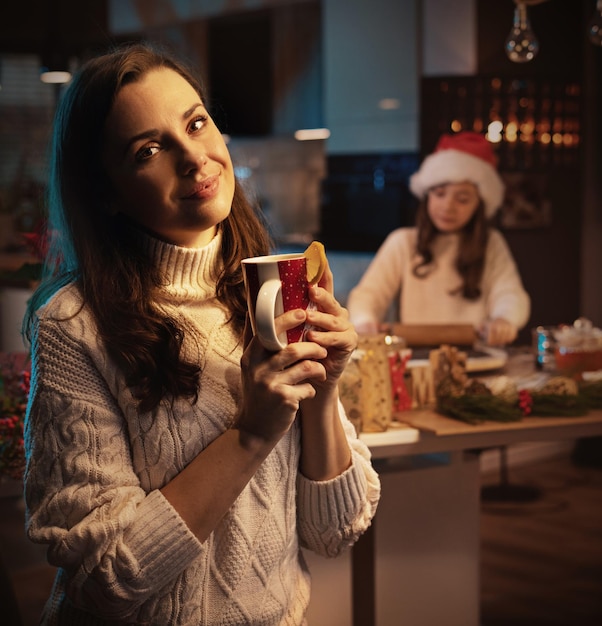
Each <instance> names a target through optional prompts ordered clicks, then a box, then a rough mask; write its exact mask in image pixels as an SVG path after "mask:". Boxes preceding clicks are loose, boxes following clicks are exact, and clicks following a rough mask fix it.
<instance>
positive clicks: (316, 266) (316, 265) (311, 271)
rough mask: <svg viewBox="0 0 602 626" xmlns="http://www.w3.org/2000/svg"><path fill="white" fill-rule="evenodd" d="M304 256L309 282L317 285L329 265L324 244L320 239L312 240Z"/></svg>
mask: <svg viewBox="0 0 602 626" xmlns="http://www.w3.org/2000/svg"><path fill="white" fill-rule="evenodd" d="M303 256H304V257H305V259H306V261H305V263H306V266H307V282H308V283H309V284H310V285H315V284H316V283H319V282H320V278H322V276H323V275H324V270H325V269H326V265H327V261H326V252H325V251H324V245H323V244H321V243H320V242H319V241H312V242H311V243H310V244H309V246H308V247H307V250H305V252H304V253H303Z"/></svg>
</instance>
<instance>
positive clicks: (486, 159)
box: [410, 131, 504, 217]
mask: <svg viewBox="0 0 602 626" xmlns="http://www.w3.org/2000/svg"><path fill="white" fill-rule="evenodd" d="M464 181H468V182H471V183H474V184H475V185H476V186H477V189H478V190H479V195H480V196H481V198H482V199H483V202H484V203H485V215H486V216H487V217H493V216H494V215H495V212H496V211H497V209H498V208H499V207H500V205H501V204H502V201H503V199H504V183H503V182H502V179H501V178H500V175H499V174H498V172H497V159H496V156H495V154H494V153H493V149H492V147H491V144H490V143H489V142H488V141H487V139H485V137H484V136H483V135H481V134H479V133H473V132H471V131H464V132H461V133H457V134H455V135H442V136H441V138H440V139H439V141H438V142H437V145H436V146H435V151H434V152H433V153H432V154H430V155H429V156H427V157H426V158H425V159H424V161H423V162H422V165H421V166H420V169H419V170H418V171H417V172H416V173H415V174H413V175H412V176H410V189H411V191H412V193H413V194H414V195H415V196H417V197H418V198H423V197H424V196H425V195H426V193H427V191H428V190H429V189H431V188H432V187H436V186H437V185H443V184H445V183H461V182H464Z"/></svg>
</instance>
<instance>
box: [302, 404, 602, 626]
mask: <svg viewBox="0 0 602 626" xmlns="http://www.w3.org/2000/svg"><path fill="white" fill-rule="evenodd" d="M396 417H397V419H400V420H403V423H394V424H393V425H392V427H391V428H390V429H389V430H387V431H386V432H384V433H362V434H361V438H362V439H363V440H364V441H365V442H366V443H367V444H368V446H369V447H370V449H371V452H372V457H373V463H374V466H375V468H376V469H377V471H378V472H379V475H380V478H381V485H382V495H381V500H380V504H379V508H378V511H377V514H376V517H375V519H374V522H373V524H372V526H371V528H370V529H369V531H368V532H367V533H365V534H364V536H362V538H361V539H360V541H359V542H358V543H357V544H356V546H355V547H354V548H353V551H352V554H351V555H350V557H349V558H348V559H346V557H343V558H339V559H335V560H333V561H332V562H330V563H326V562H321V560H320V559H319V558H315V557H313V556H311V555H310V556H309V559H308V560H309V562H310V569H311V570H312V573H313V574H314V581H316V582H315V584H314V586H313V591H312V603H311V605H310V612H309V615H308V617H309V623H310V624H312V623H315V624H326V623H328V624H329V626H349V625H350V624H353V626H401V625H406V624H407V625H408V626H433V625H434V624H445V625H446V626H478V624H479V605H480V578H479V569H480V541H479V520H480V488H481V482H480V464H479V452H480V451H482V450H483V449H487V448H494V447H499V446H506V445H510V444H514V443H524V442H535V441H550V440H575V439H578V438H582V437H591V436H596V435H602V410H596V411H591V412H590V413H589V414H588V415H586V416H583V417H568V418H566V417H549V418H540V417H528V418H524V419H522V420H521V421H519V422H511V423H498V422H485V423H482V424H478V425H471V424H466V423H464V422H461V421H458V420H454V419H451V418H447V417H445V416H443V415H440V414H438V413H436V412H434V411H432V410H413V411H407V412H404V413H403V414H400V415H398V416H396ZM322 561H323V560H322ZM333 598H339V599H338V600H337V601H336V603H335V602H333ZM324 620H326V621H324Z"/></svg>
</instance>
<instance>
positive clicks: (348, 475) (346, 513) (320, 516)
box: [297, 402, 380, 557]
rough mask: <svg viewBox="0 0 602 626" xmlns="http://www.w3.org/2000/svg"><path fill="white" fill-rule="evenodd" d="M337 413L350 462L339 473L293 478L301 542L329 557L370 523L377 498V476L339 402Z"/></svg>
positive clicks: (368, 455)
mask: <svg viewBox="0 0 602 626" xmlns="http://www.w3.org/2000/svg"><path fill="white" fill-rule="evenodd" d="M339 415H341V420H342V422H343V427H344V429H345V434H346V435H347V440H348V442H349V445H350V447H351V455H352V464H351V466H350V467H349V468H348V469H347V470H346V471H345V472H343V473H342V474H341V475H340V476H337V477H336V478H333V479H332V480H327V481H312V480H309V479H307V478H305V477H304V476H303V475H302V474H299V477H298V480H297V489H298V493H297V507H298V520H297V523H298V529H299V538H300V542H301V545H302V546H304V547H306V548H308V549H310V550H313V551H314V552H317V553H318V554H321V555H322V556H327V557H332V556H337V555H338V554H340V552H341V551H343V550H344V549H346V548H348V547H349V546H351V545H353V544H354V543H355V542H356V541H357V540H358V539H359V537H360V536H361V535H362V533H363V532H364V531H365V530H366V529H367V528H368V527H369V526H370V524H371V522H372V518H373V517H374V515H375V513H376V507H377V505H378V501H379V499H380V480H379V478H378V474H377V473H376V471H375V470H374V468H373V467H372V464H371V462H370V450H369V449H368V447H367V446H366V444H365V443H364V442H363V441H361V440H360V439H359V438H358V437H357V434H356V432H355V429H354V427H353V425H352V424H351V422H350V421H349V420H348V419H347V417H346V416H345V410H344V409H343V405H342V404H341V403H340V402H339Z"/></svg>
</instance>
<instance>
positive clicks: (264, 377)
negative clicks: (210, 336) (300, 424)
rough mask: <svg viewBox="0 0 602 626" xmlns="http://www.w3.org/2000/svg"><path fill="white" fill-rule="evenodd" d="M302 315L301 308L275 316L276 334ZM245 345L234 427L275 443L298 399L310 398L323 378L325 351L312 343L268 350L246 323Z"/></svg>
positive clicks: (283, 431)
mask: <svg viewBox="0 0 602 626" xmlns="http://www.w3.org/2000/svg"><path fill="white" fill-rule="evenodd" d="M305 316H306V314H305V312H304V311H302V310H294V311H289V312H287V313H284V314H283V315H280V316H279V317H278V318H277V319H276V330H277V332H278V334H280V333H281V332H284V331H286V330H288V329H291V328H294V327H295V326H297V325H298V324H299V323H300V322H303V321H304V319H305ZM245 346H246V349H245V351H244V354H243V356H242V359H241V369H242V390H243V400H242V406H241V410H240V413H239V417H238V421H237V427H238V428H239V429H241V430H244V431H245V432H247V433H249V434H251V435H254V436H256V437H260V438H261V439H264V440H266V441H269V442H273V443H276V442H277V441H278V440H279V439H280V438H281V437H282V436H283V435H284V433H286V431H287V430H288V429H289V428H290V426H291V424H292V423H293V421H294V419H295V416H296V414H297V411H298V410H299V405H300V402H301V401H302V400H306V399H308V398H313V397H314V396H315V394H316V391H315V388H314V387H315V386H316V385H318V384H320V383H322V382H323V381H324V380H325V379H326V371H325V367H324V364H323V361H324V360H325V359H327V357H328V352H327V350H326V349H325V348H324V347H322V346H320V345H318V344H316V343H313V342H298V343H292V344H290V345H288V346H287V347H286V348H284V349H283V350H280V351H279V352H269V351H268V350H266V349H265V348H264V347H263V346H262V345H261V343H260V341H259V340H258V339H257V338H256V337H252V335H251V331H250V324H249V323H248V322H247V328H246V329H245Z"/></svg>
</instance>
